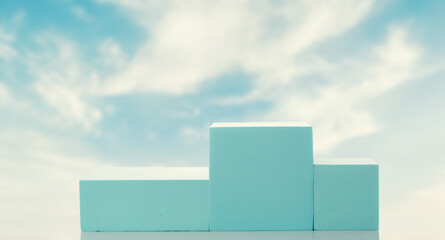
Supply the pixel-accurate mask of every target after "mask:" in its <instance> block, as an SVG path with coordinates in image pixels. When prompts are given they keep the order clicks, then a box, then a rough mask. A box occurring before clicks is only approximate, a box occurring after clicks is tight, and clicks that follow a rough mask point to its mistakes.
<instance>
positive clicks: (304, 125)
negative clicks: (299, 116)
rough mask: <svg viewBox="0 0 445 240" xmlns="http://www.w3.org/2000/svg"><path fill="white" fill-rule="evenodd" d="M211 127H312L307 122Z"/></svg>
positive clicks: (226, 124) (253, 123) (214, 125)
mask: <svg viewBox="0 0 445 240" xmlns="http://www.w3.org/2000/svg"><path fill="white" fill-rule="evenodd" d="M210 127H211V128H217V127H310V125H309V124H307V123H305V122H217V123H213V124H212V125H211V126H210Z"/></svg>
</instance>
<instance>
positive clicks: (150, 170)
mask: <svg viewBox="0 0 445 240" xmlns="http://www.w3.org/2000/svg"><path fill="white" fill-rule="evenodd" d="M208 179H209V168H207V167H103V168H97V169H91V171H90V172H88V173H87V174H85V175H84V176H82V177H80V180H208Z"/></svg>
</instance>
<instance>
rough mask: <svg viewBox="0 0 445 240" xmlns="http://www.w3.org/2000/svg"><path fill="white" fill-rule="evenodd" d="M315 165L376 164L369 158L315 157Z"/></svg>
mask: <svg viewBox="0 0 445 240" xmlns="http://www.w3.org/2000/svg"><path fill="white" fill-rule="evenodd" d="M314 164H316V165H378V163H377V162H376V161H374V160H372V159H370V158H315V159H314Z"/></svg>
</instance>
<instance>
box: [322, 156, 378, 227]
mask: <svg viewBox="0 0 445 240" xmlns="http://www.w3.org/2000/svg"><path fill="white" fill-rule="evenodd" d="M378 226H379V166H378V164H377V163H376V162H374V161H372V160H370V159H316V160H315V161H314V229H315V230H377V229H378Z"/></svg>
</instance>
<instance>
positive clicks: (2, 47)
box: [0, 25, 17, 60]
mask: <svg viewBox="0 0 445 240" xmlns="http://www.w3.org/2000/svg"><path fill="white" fill-rule="evenodd" d="M14 40H15V37H14V35H12V34H10V33H7V32H6V30H5V29H4V27H3V26H2V25H0V59H3V60H11V59H13V58H14V57H16V56H17V50H16V49H15V48H14V47H13V43H14Z"/></svg>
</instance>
